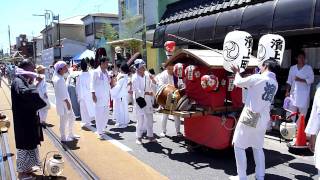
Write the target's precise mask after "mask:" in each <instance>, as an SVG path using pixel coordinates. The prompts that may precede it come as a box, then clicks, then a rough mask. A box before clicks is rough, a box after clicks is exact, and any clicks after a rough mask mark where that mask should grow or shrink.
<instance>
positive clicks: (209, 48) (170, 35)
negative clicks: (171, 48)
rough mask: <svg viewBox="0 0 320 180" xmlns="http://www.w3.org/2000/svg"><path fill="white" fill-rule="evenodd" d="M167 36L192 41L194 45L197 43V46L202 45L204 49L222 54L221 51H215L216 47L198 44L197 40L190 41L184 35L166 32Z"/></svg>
mask: <svg viewBox="0 0 320 180" xmlns="http://www.w3.org/2000/svg"><path fill="white" fill-rule="evenodd" d="M167 36H169V37H172V38H176V39H180V40H181V41H185V42H190V43H193V44H195V45H198V46H201V47H203V48H206V49H208V50H211V51H214V52H216V53H219V54H222V53H221V52H219V51H217V50H216V49H212V48H211V47H209V46H206V45H203V44H200V43H198V42H195V41H192V40H190V39H187V38H184V37H181V36H177V35H174V34H167Z"/></svg>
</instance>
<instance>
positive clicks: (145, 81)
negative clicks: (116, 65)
mask: <svg viewBox="0 0 320 180" xmlns="http://www.w3.org/2000/svg"><path fill="white" fill-rule="evenodd" d="M152 85H153V83H152V81H151V79H150V77H149V73H148V72H147V71H146V72H145V73H144V76H143V77H141V76H140V75H138V73H135V74H134V75H133V76H132V91H133V101H135V99H136V98H138V97H143V98H144V99H145V101H146V103H147V105H146V106H145V107H144V108H142V109H141V108H140V107H139V105H138V104H137V103H136V102H134V110H135V113H136V114H137V115H143V114H152V113H153V107H152V99H153V96H149V95H145V94H144V93H145V92H152V91H153V90H152Z"/></svg>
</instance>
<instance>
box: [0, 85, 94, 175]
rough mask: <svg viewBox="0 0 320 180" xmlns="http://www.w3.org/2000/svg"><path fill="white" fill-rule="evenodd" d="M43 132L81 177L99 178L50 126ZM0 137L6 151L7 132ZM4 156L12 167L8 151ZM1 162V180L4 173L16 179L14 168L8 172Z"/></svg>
mask: <svg viewBox="0 0 320 180" xmlns="http://www.w3.org/2000/svg"><path fill="white" fill-rule="evenodd" d="M3 82H4V84H5V85H6V86H7V87H8V88H9V85H8V84H7V82H6V81H3ZM2 91H3V92H4V94H5V97H6V100H7V101H8V103H9V104H10V105H11V100H10V99H9V98H8V94H6V93H5V91H4V90H2ZM43 132H44V133H45V134H46V135H47V136H48V137H49V139H50V140H51V142H52V143H53V144H54V145H55V147H56V148H57V149H58V150H59V153H61V154H62V155H63V156H64V157H65V160H67V161H68V162H70V164H71V165H72V166H73V167H74V168H75V169H76V170H77V171H78V172H79V173H80V175H81V176H82V177H83V179H94V180H96V179H100V178H99V177H98V176H97V175H96V174H95V173H94V172H93V171H92V170H91V169H90V168H89V167H88V166H87V165H86V164H85V163H84V162H83V161H82V160H81V159H80V158H79V157H78V156H77V155H76V154H75V153H74V152H72V150H71V149H70V148H69V147H68V146H67V144H64V143H62V142H61V141H60V138H59V137H58V136H57V135H56V134H55V133H54V132H53V130H52V128H50V127H46V128H43ZM0 137H1V138H0V141H1V145H2V144H3V143H2V142H6V144H4V146H5V147H6V148H7V150H6V151H9V145H8V140H7V133H0ZM3 137H5V139H6V140H3ZM2 147H3V146H1V148H0V151H1V152H0V155H1V154H3V152H2V151H3V150H2ZM9 154H10V153H9ZM6 157H7V161H8V158H9V159H10V160H11V165H10V163H9V164H8V165H7V166H8V167H9V168H10V167H11V168H13V163H12V159H11V156H8V152H7V156H6ZM2 162H3V161H1V164H0V170H1V171H0V172H1V177H2V180H6V179H8V178H6V176H5V175H9V174H11V178H9V179H16V177H15V170H14V168H13V169H12V170H10V173H9V174H8V173H7V170H6V169H5V167H7V166H3V163H2ZM2 166H3V167H4V168H3V167H2ZM3 169H4V173H2V170H3ZM12 175H14V177H12ZM3 177H4V178H3Z"/></svg>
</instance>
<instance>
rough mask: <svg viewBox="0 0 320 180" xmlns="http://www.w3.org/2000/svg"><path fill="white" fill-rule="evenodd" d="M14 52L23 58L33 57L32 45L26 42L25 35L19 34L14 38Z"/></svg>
mask: <svg viewBox="0 0 320 180" xmlns="http://www.w3.org/2000/svg"><path fill="white" fill-rule="evenodd" d="M14 51H19V53H20V54H21V55H22V56H23V57H24V58H32V57H33V43H32V42H30V41H28V38H27V35H25V34H20V35H19V36H18V37H16V45H15V46H14Z"/></svg>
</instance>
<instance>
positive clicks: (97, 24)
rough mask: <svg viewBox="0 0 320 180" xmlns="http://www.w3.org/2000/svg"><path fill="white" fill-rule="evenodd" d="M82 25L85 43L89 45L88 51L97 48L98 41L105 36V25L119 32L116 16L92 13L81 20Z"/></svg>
mask: <svg viewBox="0 0 320 180" xmlns="http://www.w3.org/2000/svg"><path fill="white" fill-rule="evenodd" d="M81 20H82V21H83V24H84V28H85V30H84V33H83V34H84V37H85V41H84V42H85V43H87V44H89V47H88V48H89V49H92V48H98V44H99V41H100V39H101V38H102V37H103V36H104V34H105V30H106V29H105V28H106V25H111V27H112V28H113V29H114V30H115V31H116V32H118V31H119V18H118V15H117V14H110V13H94V14H88V15H86V16H84V17H83V18H82V19H81Z"/></svg>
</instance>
